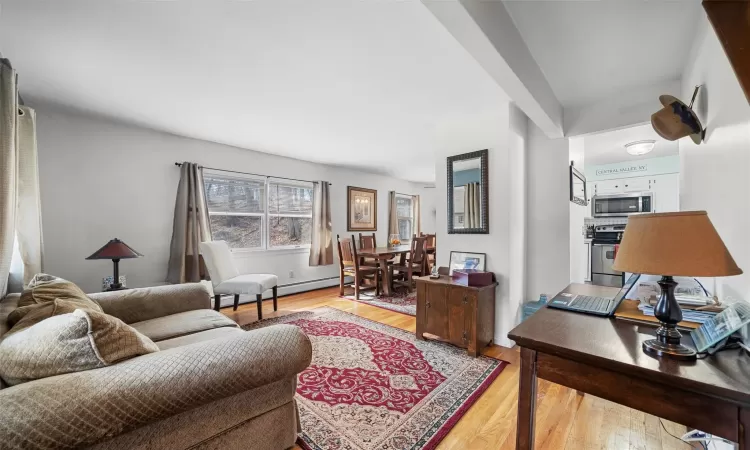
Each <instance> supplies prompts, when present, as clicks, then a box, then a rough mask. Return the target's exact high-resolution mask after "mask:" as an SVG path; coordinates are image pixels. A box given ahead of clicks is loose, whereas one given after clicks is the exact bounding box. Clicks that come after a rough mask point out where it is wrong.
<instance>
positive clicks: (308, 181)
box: [174, 162, 333, 186]
mask: <svg viewBox="0 0 750 450" xmlns="http://www.w3.org/2000/svg"><path fill="white" fill-rule="evenodd" d="M174 165H175V166H177V167H180V166H182V163H179V162H176V163H174ZM198 167H200V168H202V169H208V170H216V171H218V172H229V173H239V174H242V175H255V176H256V177H266V178H276V179H279V180H290V181H304V182H305V183H318V181H310V180H300V179H299V178H287V177H275V176H273V175H263V174H260V173H252V172H238V171H236V170H226V169H216V168H214V167H204V166H198ZM328 185H329V186H333V183H328Z"/></svg>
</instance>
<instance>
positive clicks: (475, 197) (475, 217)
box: [464, 183, 482, 228]
mask: <svg viewBox="0 0 750 450" xmlns="http://www.w3.org/2000/svg"><path fill="white" fill-rule="evenodd" d="M480 189H481V188H480V187H479V183H467V184H466V187H465V188H464V216H465V217H464V227H465V228H479V227H481V226H482V223H481V222H482V217H481V214H480V211H481V206H480V204H479V197H480V192H479V190H480Z"/></svg>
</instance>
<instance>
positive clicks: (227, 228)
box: [204, 172, 313, 250]
mask: <svg viewBox="0 0 750 450" xmlns="http://www.w3.org/2000/svg"><path fill="white" fill-rule="evenodd" d="M204 181H205V187H206V201H207V202H208V214H209V218H210V221H211V238H212V239H213V240H217V241H218V240H222V241H226V242H227V244H228V245H229V247H230V248H233V249H247V250H268V249H283V248H305V247H307V248H309V247H310V240H311V231H310V230H311V228H312V196H313V194H312V184H311V183H304V184H303V183H300V184H294V183H284V182H280V181H279V182H277V181H274V180H268V179H266V178H261V177H254V176H242V175H231V174H224V173H220V172H219V173H214V172H211V173H206V174H205V175H204Z"/></svg>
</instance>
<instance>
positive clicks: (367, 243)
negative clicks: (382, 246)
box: [359, 233, 378, 267]
mask: <svg viewBox="0 0 750 450" xmlns="http://www.w3.org/2000/svg"><path fill="white" fill-rule="evenodd" d="M377 247H378V244H377V240H376V239H375V233H372V235H369V234H362V233H359V248H360V249H363V248H377ZM359 264H360V265H361V266H370V267H377V266H378V260H377V259H375V258H366V257H360V258H359Z"/></svg>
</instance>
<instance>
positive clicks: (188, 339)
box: [156, 327, 245, 350]
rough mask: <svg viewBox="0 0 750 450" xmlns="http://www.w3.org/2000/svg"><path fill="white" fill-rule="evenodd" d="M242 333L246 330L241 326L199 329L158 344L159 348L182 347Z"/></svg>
mask: <svg viewBox="0 0 750 450" xmlns="http://www.w3.org/2000/svg"><path fill="white" fill-rule="evenodd" d="M242 333H245V331H243V330H242V329H241V328H234V327H221V328H214V329H211V330H206V331H199V332H197V333H193V334H186V335H185V336H180V337H176V338H172V339H165V340H163V341H159V342H157V343H156V345H157V346H158V347H159V350H166V349H168V348H175V347H182V346H185V345H190V344H195V343H196V342H204V341H210V340H212V339H222V338H231V337H233V336H237V335H238V334H242Z"/></svg>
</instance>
